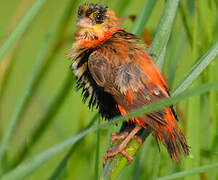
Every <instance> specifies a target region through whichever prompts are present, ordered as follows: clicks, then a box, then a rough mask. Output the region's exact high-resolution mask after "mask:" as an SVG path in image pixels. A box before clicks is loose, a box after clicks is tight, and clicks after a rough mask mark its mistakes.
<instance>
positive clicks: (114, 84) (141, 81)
mask: <svg viewBox="0 0 218 180" xmlns="http://www.w3.org/2000/svg"><path fill="white" fill-rule="evenodd" d="M111 62H112V61H111V60H110V57H106V56H104V54H103V53H100V52H98V51H95V52H94V53H92V54H91V55H90V57H89V60H88V67H89V71H90V73H91V75H92V77H93V79H94V80H95V81H96V83H97V84H98V85H99V86H101V87H103V88H104V89H105V91H106V92H109V93H110V94H112V95H113V96H114V99H115V101H117V103H118V104H119V105H120V106H122V107H123V108H124V109H125V110H126V111H128V112H131V111H133V110H135V109H137V108H140V107H142V106H145V105H148V104H150V103H152V102H155V101H158V100H160V99H162V98H164V97H166V95H165V94H164V93H162V92H161V90H159V89H158V88H157V87H155V86H154V85H151V83H150V82H149V78H148V77H147V76H146V74H145V73H144V72H143V71H142V70H141V69H140V68H139V66H137V65H136V64H135V63H134V62H133V61H130V62H128V63H126V64H123V65H119V66H117V67H113V64H112V63H111ZM164 115H165V112H164V111H163V110H161V111H158V112H154V113H151V114H149V115H148V116H147V117H150V118H151V119H152V120H155V121H156V122H158V123H161V124H166V121H165V120H164ZM151 122H152V121H151ZM149 125H151V126H152V124H150V123H149Z"/></svg>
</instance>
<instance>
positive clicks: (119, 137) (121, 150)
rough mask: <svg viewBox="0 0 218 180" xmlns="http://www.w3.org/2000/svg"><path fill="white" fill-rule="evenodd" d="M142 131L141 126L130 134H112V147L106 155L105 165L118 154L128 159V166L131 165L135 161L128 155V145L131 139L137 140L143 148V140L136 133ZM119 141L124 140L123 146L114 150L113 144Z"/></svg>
mask: <svg viewBox="0 0 218 180" xmlns="http://www.w3.org/2000/svg"><path fill="white" fill-rule="evenodd" d="M140 129H141V127H140V126H136V127H135V128H134V129H133V130H132V131H130V132H123V133H112V134H111V141H110V145H111V147H110V148H109V149H108V151H107V153H106V154H105V155H104V163H103V165H105V164H106V162H107V160H108V159H110V158H113V157H114V156H116V155H117V154H118V153H121V154H122V155H123V156H124V157H126V158H127V160H128V165H129V164H131V162H132V161H133V157H132V156H131V155H130V154H128V153H127V152H126V151H125V148H126V146H127V144H128V143H129V142H130V140H131V139H133V138H134V139H136V140H137V141H138V142H139V144H140V146H139V148H140V147H141V145H142V139H141V138H140V137H139V136H136V133H137V132H138V131H139V130H140ZM117 140H123V141H122V142H121V144H120V145H119V146H118V147H117V148H115V149H114V148H112V146H113V144H114V142H115V141H117Z"/></svg>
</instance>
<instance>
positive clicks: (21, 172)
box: [2, 82, 218, 180]
mask: <svg viewBox="0 0 218 180" xmlns="http://www.w3.org/2000/svg"><path fill="white" fill-rule="evenodd" d="M213 89H218V82H214V83H207V84H204V85H201V86H198V87H197V88H195V89H191V90H188V91H185V92H183V93H181V94H179V95H177V96H175V97H171V98H168V99H164V100H161V101H159V102H157V103H154V104H151V105H149V106H147V107H143V108H140V109H138V110H136V111H134V112H131V113H130V114H128V115H126V116H121V117H118V118H114V119H112V121H110V122H105V123H102V124H100V125H99V126H94V127H91V128H89V129H87V130H86V131H83V132H81V133H79V134H77V135H76V136H73V137H72V138H70V139H67V140H65V141H63V142H62V143H60V144H58V145H56V146H53V147H52V148H49V149H48V150H46V151H44V152H43V153H41V154H39V155H37V156H36V157H34V158H32V159H30V160H26V161H24V162H23V163H21V164H20V165H19V166H18V167H17V168H15V169H13V170H12V171H10V172H8V173H7V174H5V175H4V176H3V177H2V179H3V180H10V179H23V178H25V177H27V176H28V175H30V174H31V173H32V172H34V171H35V170H36V169H38V168H39V167H41V166H42V165H43V164H44V163H46V162H47V161H48V160H50V159H51V158H53V157H54V156H55V155H57V154H58V153H60V152H61V151H63V150H64V149H65V148H67V147H68V146H69V145H72V144H74V143H76V142H77V141H78V140H80V139H81V138H83V137H84V136H86V135H87V134H89V133H91V132H94V131H96V130H98V129H102V128H106V127H107V128H108V127H110V125H112V124H113V125H114V124H116V123H118V122H122V121H124V120H126V119H130V118H133V117H138V116H141V115H144V114H148V113H151V112H153V111H157V110H159V109H161V108H163V107H165V106H170V105H172V104H176V103H178V102H179V101H182V100H185V99H187V98H189V97H192V96H194V95H199V94H202V93H205V92H208V91H210V90H213Z"/></svg>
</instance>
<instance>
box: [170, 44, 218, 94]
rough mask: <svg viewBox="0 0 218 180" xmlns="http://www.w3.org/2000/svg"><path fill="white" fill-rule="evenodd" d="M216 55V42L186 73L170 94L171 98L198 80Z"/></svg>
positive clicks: (217, 51) (217, 52) (217, 45)
mask: <svg viewBox="0 0 218 180" xmlns="http://www.w3.org/2000/svg"><path fill="white" fill-rule="evenodd" d="M217 54H218V42H216V43H215V44H214V45H213V46H212V47H211V48H210V50H209V51H208V52H207V53H206V54H205V55H204V56H203V57H202V58H200V59H199V60H198V61H197V63H196V64H195V65H194V66H193V67H192V69H191V70H190V71H189V72H188V73H187V75H186V76H185V77H184V79H182V80H181V81H180V82H179V83H178V84H177V85H176V87H175V90H174V91H173V92H172V96H174V95H177V94H179V93H181V92H182V91H184V90H185V89H187V88H188V87H189V86H190V85H191V84H192V83H193V82H194V80H196V79H197V78H198V76H199V75H200V74H201V73H202V72H203V70H204V69H205V68H206V67H207V66H208V65H209V64H210V62H211V61H212V60H213V59H214V58H215V57H216V56H217Z"/></svg>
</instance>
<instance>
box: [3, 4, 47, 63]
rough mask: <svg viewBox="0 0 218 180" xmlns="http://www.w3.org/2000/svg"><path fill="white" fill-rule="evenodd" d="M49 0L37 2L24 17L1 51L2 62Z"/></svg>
mask: <svg viewBox="0 0 218 180" xmlns="http://www.w3.org/2000/svg"><path fill="white" fill-rule="evenodd" d="M46 1H47V0H37V1H36V2H35V4H34V5H33V6H32V8H31V9H30V10H29V12H28V13H27V14H26V15H25V16H24V18H23V19H22V21H21V22H20V24H19V25H18V26H17V27H16V28H15V30H14V31H13V33H12V34H11V35H10V37H9V38H8V40H7V41H6V42H5V43H4V45H3V46H2V47H1V49H0V61H1V59H2V58H3V56H4V55H5V53H6V52H7V50H8V49H9V48H10V47H11V46H12V45H13V43H15V41H16V40H17V39H18V38H19V37H20V36H21V35H22V33H23V32H24V31H25V30H26V29H27V28H28V27H29V26H30V24H31V22H32V20H33V18H34V17H35V16H36V14H37V13H38V12H39V10H40V8H41V7H42V5H43V4H44V3H45V2H46Z"/></svg>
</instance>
